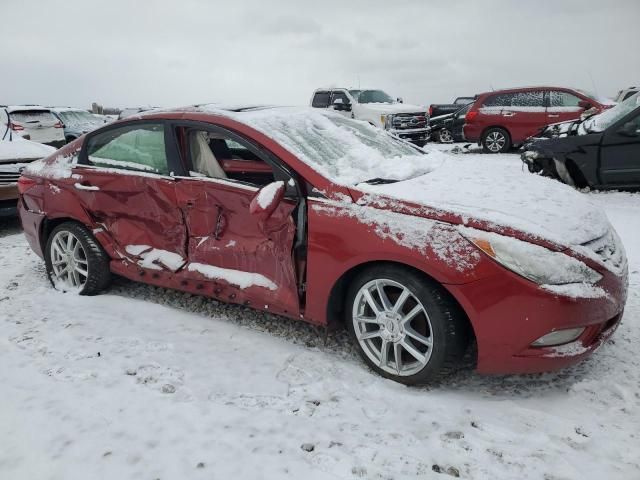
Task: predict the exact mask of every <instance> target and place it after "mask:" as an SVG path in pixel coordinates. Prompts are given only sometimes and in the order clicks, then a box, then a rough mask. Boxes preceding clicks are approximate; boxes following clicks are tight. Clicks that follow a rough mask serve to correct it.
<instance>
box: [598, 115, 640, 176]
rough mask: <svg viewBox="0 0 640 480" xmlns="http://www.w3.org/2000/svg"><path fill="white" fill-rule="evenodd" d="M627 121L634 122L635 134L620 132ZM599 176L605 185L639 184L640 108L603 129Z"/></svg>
mask: <svg viewBox="0 0 640 480" xmlns="http://www.w3.org/2000/svg"><path fill="white" fill-rule="evenodd" d="M629 122H631V123H634V124H635V136H634V135H630V134H621V133H620V129H621V128H622V127H623V126H624V125H625V124H627V123H629ZM600 178H601V180H602V182H603V183H604V184H606V185H620V186H624V185H640V110H636V112H635V115H631V117H627V118H626V119H624V120H623V121H621V122H618V123H617V124H616V125H613V126H612V127H609V128H608V129H607V130H606V131H605V134H604V137H603V139H602V146H601V150H600Z"/></svg>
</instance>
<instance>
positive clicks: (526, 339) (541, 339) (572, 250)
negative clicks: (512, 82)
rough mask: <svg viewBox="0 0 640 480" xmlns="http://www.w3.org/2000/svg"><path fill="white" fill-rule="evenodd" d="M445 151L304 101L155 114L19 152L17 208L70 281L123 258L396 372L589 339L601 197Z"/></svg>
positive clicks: (603, 230) (604, 253)
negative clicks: (53, 148)
mask: <svg viewBox="0 0 640 480" xmlns="http://www.w3.org/2000/svg"><path fill="white" fill-rule="evenodd" d="M443 155H444V154H443V153H439V152H435V153H427V152H425V151H424V150H422V149H419V148H417V147H414V146H413V145H411V144H409V143H408V142H404V141H400V140H398V139H397V138H395V137H393V136H390V135H388V134H387V133H386V132H384V131H383V130H381V129H378V128H376V127H373V126H371V125H369V124H367V123H365V122H361V121H355V120H352V119H349V118H345V117H343V116H341V115H339V114H336V113H332V112H325V111H321V112H320V111H317V110H314V109H310V108H302V109H296V108H244V109H238V108H236V109H234V110H222V109H220V108H219V107H218V108H213V107H207V106H203V107H197V108H195V107H194V108H188V109H182V110H173V111H165V112H150V113H148V114H142V115H140V116H136V117H135V118H134V119H127V120H124V121H120V122H116V123H113V124H110V125H107V126H105V127H103V128H101V129H98V130H95V131H93V132H91V133H88V134H87V135H86V136H84V137H81V138H79V139H78V140H75V141H74V142H72V143H70V144H68V145H67V146H65V147H64V148H63V149H62V150H60V151H59V152H57V153H55V154H53V155H51V156H50V157H48V158H47V159H45V160H44V161H40V162H36V163H35V164H31V165H29V166H28V167H27V169H26V170H25V171H24V172H23V176H22V177H21V178H20V181H19V184H18V188H19V191H20V196H21V198H20V206H19V211H20V217H21V219H22V225H23V227H24V232H25V235H26V237H27V240H28V241H29V244H30V245H31V248H33V250H34V251H35V252H36V253H37V254H38V255H40V256H41V257H43V258H44V260H45V263H46V272H47V276H48V277H49V279H50V281H51V283H52V285H53V287H54V288H56V289H58V290H61V291H64V292H67V295H70V294H73V293H76V294H80V295H93V294H97V293H99V292H100V291H102V290H104V289H105V288H107V286H108V283H109V279H110V276H111V275H112V274H117V275H120V276H123V277H127V278H129V279H131V280H136V281H140V282H144V283H148V284H151V285H157V286H162V287H168V288H174V289H178V290H182V291H185V292H189V293H192V294H198V295H205V296H208V297H210V298H213V299H216V300H219V301H224V302H231V303H237V304H241V305H245V306H248V307H252V308H256V309H259V310H263V311H265V310H266V311H268V312H271V313H276V314H280V315H284V316H287V317H290V318H294V319H300V320H304V321H307V322H310V323H312V324H315V325H319V326H330V325H331V324H333V323H334V322H335V323H337V324H340V323H342V324H344V325H345V326H346V328H347V329H348V330H349V332H350V334H351V337H352V339H353V341H354V344H355V347H356V348H357V349H358V351H359V352H360V354H361V356H362V358H363V359H364V360H365V362H367V364H368V365H369V366H370V367H371V368H372V369H374V370H375V371H377V372H379V373H380V374H381V375H384V376H386V377H388V378H392V379H394V380H396V381H400V382H403V383H407V384H412V383H422V382H425V381H430V380H434V379H438V378H441V377H442V376H444V375H445V374H447V373H448V372H451V371H453V370H454V369H455V368H457V365H458V364H459V363H461V362H462V360H463V358H465V355H466V353H467V352H474V353H475V352H476V350H475V349H474V348H473V347H474V346H477V368H478V370H479V371H481V372H486V373H507V372H509V373H513V372H534V371H544V370H551V369H555V368H560V367H562V366H566V365H569V364H571V363H574V362H576V361H578V360H580V359H582V358H584V357H585V356H587V355H588V354H590V353H591V352H593V350H595V349H596V348H597V347H598V346H599V345H600V344H601V343H602V342H603V341H604V340H605V339H607V338H608V337H609V336H610V335H611V334H612V333H613V331H614V330H615V328H616V327H617V325H618V324H619V322H620V319H621V317H622V311H623V308H624V304H625V300H626V291H627V261H626V257H625V254H624V248H623V246H622V244H621V243H620V240H619V238H618V236H617V235H616V233H615V230H614V229H613V227H611V225H610V224H609V221H608V220H607V218H606V216H605V214H604V213H603V212H602V211H601V210H599V209H598V208H597V207H594V206H593V205H592V204H591V203H590V202H589V201H587V200H586V199H585V198H584V197H582V196H581V195H580V194H579V193H577V192H575V191H574V190H572V189H569V188H566V187H565V186H563V185H561V184H560V183H557V182H550V181H548V180H547V179H542V178H540V177H537V176H532V175H529V174H527V173H524V172H519V173H521V175H520V177H519V178H518V179H517V180H515V179H513V178H509V177H508V176H506V177H504V178H503V177H499V176H496V175H495V172H493V173H492V174H490V177H491V178H493V181H489V180H488V178H489V177H487V173H486V170H487V168H486V167H485V166H483V165H478V164H477V163H476V165H478V166H477V167H475V168H476V169H477V171H474V172H472V173H470V172H469V168H471V169H473V168H474V167H473V164H472V165H471V166H470V167H469V168H467V167H465V169H464V173H465V174H464V175H461V174H460V167H459V166H458V164H457V162H446V161H445V162H442V156H443ZM501 172H502V170H501ZM452 178H454V179H455V181H456V188H451V182H452ZM516 183H517V184H519V185H522V191H523V192H526V195H517V194H514V189H513V185H514V184H516ZM531 192H537V197H536V202H531V197H530V195H531ZM558 205H561V206H562V208H559V207H558ZM82 305H83V303H78V306H79V307H78V308H82V307H81V306H82ZM79 314H81V313H79ZM260 354H261V352H254V355H253V358H254V360H255V361H260V360H259V359H260ZM247 361H250V359H247Z"/></svg>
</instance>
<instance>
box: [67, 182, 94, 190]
mask: <svg viewBox="0 0 640 480" xmlns="http://www.w3.org/2000/svg"><path fill="white" fill-rule="evenodd" d="M73 187H74V188H75V189H76V190H91V191H95V190H100V188H99V187H96V186H94V185H91V184H90V183H87V182H84V183H79V182H76V183H74V184H73Z"/></svg>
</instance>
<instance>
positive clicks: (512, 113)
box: [502, 112, 515, 117]
mask: <svg viewBox="0 0 640 480" xmlns="http://www.w3.org/2000/svg"><path fill="white" fill-rule="evenodd" d="M514 115H515V113H514V112H504V113H503V114H502V116H503V117H513V116H514Z"/></svg>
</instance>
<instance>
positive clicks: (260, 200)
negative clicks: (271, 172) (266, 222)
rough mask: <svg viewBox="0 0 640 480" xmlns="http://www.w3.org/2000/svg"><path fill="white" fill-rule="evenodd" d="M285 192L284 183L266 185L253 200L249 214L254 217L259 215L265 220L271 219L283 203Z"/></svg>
mask: <svg viewBox="0 0 640 480" xmlns="http://www.w3.org/2000/svg"><path fill="white" fill-rule="evenodd" d="M284 191H285V187H284V182H283V181H279V182H272V183H270V184H269V185H265V186H264V187H262V188H261V189H260V190H258V193H256V196H255V197H253V199H252V200H251V204H250V205H249V212H250V213H251V214H253V215H259V216H261V217H263V218H264V219H267V218H269V217H270V216H271V214H272V213H273V212H274V210H275V209H276V208H277V207H278V205H279V204H280V202H281V201H282V199H283V197H284Z"/></svg>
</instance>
